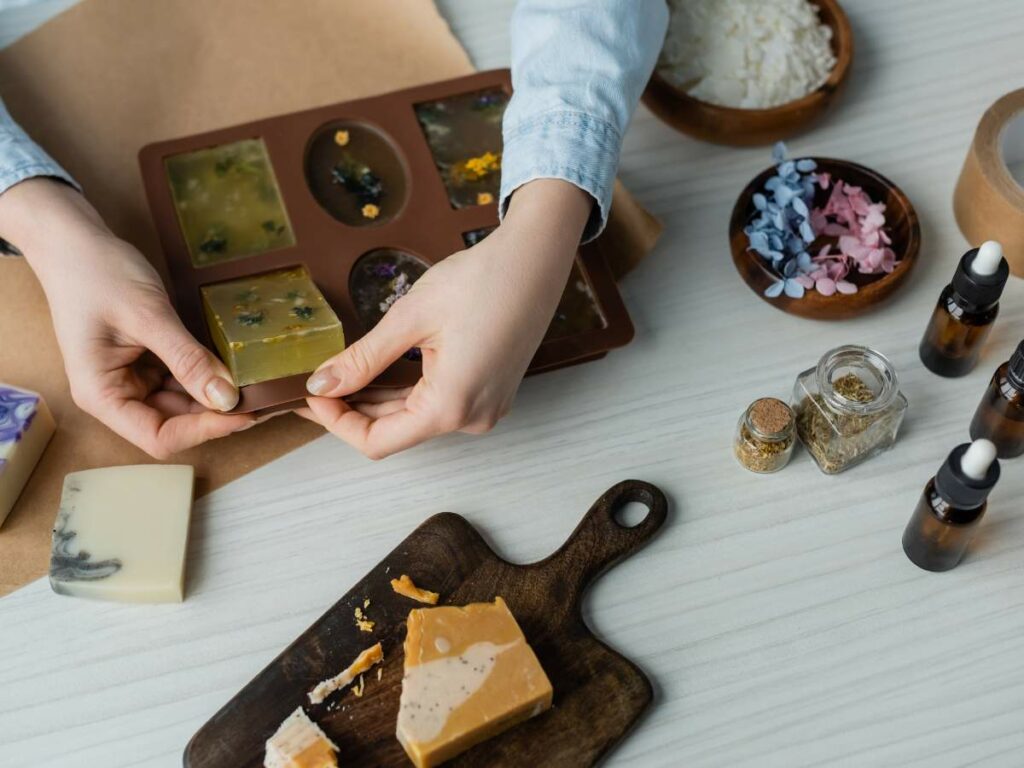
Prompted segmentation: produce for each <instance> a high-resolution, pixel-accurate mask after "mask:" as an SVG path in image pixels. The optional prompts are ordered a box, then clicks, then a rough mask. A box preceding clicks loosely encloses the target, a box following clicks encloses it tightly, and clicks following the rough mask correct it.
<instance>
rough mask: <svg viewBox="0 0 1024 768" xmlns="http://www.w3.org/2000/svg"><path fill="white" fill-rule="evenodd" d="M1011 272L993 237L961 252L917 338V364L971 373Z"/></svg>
mask: <svg viewBox="0 0 1024 768" xmlns="http://www.w3.org/2000/svg"><path fill="white" fill-rule="evenodd" d="M1009 276H1010V267H1009V265H1008V264H1007V263H1006V259H1004V258H1003V247H1002V246H1001V245H999V243H997V242H996V241H995V240H989V241H988V242H985V243H982V244H981V247H980V248H975V249H972V250H970V251H968V252H967V253H965V254H964V255H963V258H961V259H960V264H959V265H958V266H957V268H956V272H955V273H953V280H952V282H950V283H949V285H947V286H946V287H945V288H943V289H942V293H941V294H940V295H939V302H938V304H937V305H936V307H935V311H934V312H932V318H931V320H930V321H929V323H928V327H927V328H926V329H925V332H924V338H923V339H921V346H920V348H919V351H920V354H921V362H922V363H924V364H925V366H927V368H928V370H930V371H932V373H937V374H939V375H940V376H963V375H965V374H967V373H970V372H971V370H972V369H973V368H974V366H975V365H976V364H977V362H978V355H979V354H980V353H981V347H982V344H984V342H985V338H986V337H987V336H988V332H989V331H990V330H991V329H992V323H994V322H995V319H996V315H997V314H999V296H1000V295H1001V294H1002V292H1003V288H1004V287H1005V286H1006V280H1007V278H1008V277H1009Z"/></svg>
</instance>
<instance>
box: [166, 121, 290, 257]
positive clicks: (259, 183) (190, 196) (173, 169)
mask: <svg viewBox="0 0 1024 768" xmlns="http://www.w3.org/2000/svg"><path fill="white" fill-rule="evenodd" d="M164 167H165V169H166V172H167V180H168V182H169V183H170V186H171V196H172V198H173V200H174V208H175V211H176V212H177V214H178V223H179V224H180V226H181V231H182V234H183V235H184V237H185V242H186V244H187V245H188V251H189V255H190V256H191V258H192V264H193V265H194V266H196V267H208V266H211V265H213V264H220V263H222V262H225V261H231V260H233V259H239V258H242V257H244V256H252V255H254V254H257V253H263V252H265V251H270V250H275V249H277V248H285V247H288V246H291V245H295V235H294V233H293V232H292V227H291V223H290V222H289V220H288V213H287V212H286V211H285V208H284V203H283V202H282V199H281V192H280V189H279V188H278V186H277V179H276V178H275V176H274V168H273V166H272V165H271V163H270V157H269V155H268V154H267V148H266V145H265V144H264V143H263V140H262V139H245V140H243V141H236V142H234V143H231V144H223V145H221V146H219V147H211V148H209V149H200V150H198V151H195V152H188V153H185V154H180V155H174V156H172V157H168V158H166V159H165V160H164Z"/></svg>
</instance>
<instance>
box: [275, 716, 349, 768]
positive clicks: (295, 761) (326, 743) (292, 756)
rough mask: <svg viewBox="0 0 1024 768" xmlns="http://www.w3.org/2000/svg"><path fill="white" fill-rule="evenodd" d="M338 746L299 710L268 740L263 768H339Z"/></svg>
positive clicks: (286, 719)
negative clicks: (336, 754) (336, 755)
mask: <svg viewBox="0 0 1024 768" xmlns="http://www.w3.org/2000/svg"><path fill="white" fill-rule="evenodd" d="M337 751H338V747H337V746H336V745H335V744H334V742H333V741H331V740H330V739H329V738H327V734H325V733H324V732H323V731H321V730H320V726H318V725H317V724H316V723H314V722H313V721H312V720H310V719H309V715H307V714H306V713H305V712H303V711H302V707H299V708H298V709H296V710H295V711H294V712H292V713H291V714H290V715H288V717H287V718H285V721H284V722H283V723H281V727H279V728H278V729H277V732H276V733H275V734H274V735H273V736H271V737H270V738H269V739H268V740H267V753H266V756H265V757H264V758H263V768H338V760H337V758H336V757H335V753H336V752H337Z"/></svg>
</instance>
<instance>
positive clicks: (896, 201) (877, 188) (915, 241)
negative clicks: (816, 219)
mask: <svg viewBox="0 0 1024 768" xmlns="http://www.w3.org/2000/svg"><path fill="white" fill-rule="evenodd" d="M811 159H813V160H814V161H815V162H816V163H817V164H818V171H819V172H827V173H830V174H832V177H833V178H834V179H841V180H842V181H845V182H847V183H849V184H852V185H854V186H857V187H862V188H863V189H864V191H865V192H867V194H868V196H869V197H870V198H871V199H872V200H876V201H879V202H883V203H885V230H886V231H887V232H888V234H889V237H890V238H891V239H892V245H891V246H890V247H891V248H892V249H893V251H894V252H895V253H896V258H897V259H898V261H897V264H896V268H895V269H894V270H893V271H892V272H889V273H888V274H886V273H882V274H878V275H862V274H860V273H859V272H856V271H852V272H851V273H850V274H849V275H848V276H847V277H846V279H847V280H848V281H850V282H851V283H854V284H855V285H856V286H857V293H851V294H841V293H835V294H833V295H832V296H824V295H822V294H820V293H818V292H817V291H807V292H806V293H804V295H803V298H800V299H794V298H791V297H789V296H786V295H785V294H782V295H781V296H777V297H775V298H772V297H769V296H765V295H764V291H765V289H766V288H767V287H768V286H769V285H771V284H772V283H775V282H777V281H778V277H776V275H775V274H774V273H773V272H772V271H771V270H770V269H769V268H768V266H767V264H766V263H765V261H764V259H763V258H762V257H761V256H760V255H759V254H758V253H757V252H756V251H752V250H750V248H749V241H748V239H747V235H746V234H745V233H744V232H743V229H744V227H746V226H747V224H748V223H750V221H751V220H752V219H753V218H754V215H755V212H756V211H755V208H754V203H753V197H754V193H755V192H759V191H762V190H763V189H764V183H765V182H766V181H767V180H768V179H769V178H770V177H771V176H773V175H774V174H775V166H772V167H770V168H766V169H765V170H764V171H762V172H761V173H759V174H758V175H757V176H756V177H754V179H753V180H752V181H751V182H750V183H749V184H747V186H746V187H745V188H744V190H743V191H742V192H741V193H740V196H739V197H738V198H737V200H736V205H735V206H733V209H732V217H731V218H730V220H729V245H730V247H731V249H732V261H733V264H735V266H736V271H738V272H739V273H740V277H742V278H743V281H744V282H745V283H746V284H747V285H748V286H750V289H751V290H752V291H753V292H754V293H756V294H757V295H758V296H760V297H761V299H763V300H764V301H767V302H768V303H769V304H771V305H772V306H773V307H775V308H776V309H781V310H782V311H783V312H788V313H789V314H791V315H799V316H800V317H810V318H815V319H819V320H841V319H843V318H847V317H853V316H855V315H859V314H862V313H864V312H867V311H868V310H870V309H872V308H874V307H876V306H878V304H879V303H880V302H882V301H883V300H884V299H886V298H887V297H888V296H889V295H890V294H891V293H892V292H893V291H895V290H896V289H897V288H899V287H900V285H902V284H903V282H904V281H905V280H906V279H907V275H909V274H910V270H911V269H912V268H913V266H914V263H915V262H916V261H917V255H918V252H919V251H920V249H921V225H920V223H919V222H918V219H917V211H915V210H914V206H913V205H911V203H910V199H909V198H908V197H907V196H906V194H905V193H904V192H903V190H901V189H900V188H899V187H897V186H896V185H895V184H893V183H892V182H891V181H889V179H887V178H885V177H884V176H882V175H881V174H880V173H876V172H875V171H873V170H871V169H870V168H865V167H864V166H863V165H858V164H857V163H851V162H849V161H847V160H834V159H832V158H828V157H815V158H811ZM828 194H830V190H829V191H826V190H819V192H818V197H816V198H815V204H816V205H821V204H823V203H824V200H825V196H826V195H828ZM829 240H832V241H834V238H827V239H823V238H819V239H818V240H816V241H815V242H814V243H813V244H812V245H811V247H810V248H809V249H808V250H809V251H811V252H812V253H813V252H815V251H816V250H817V249H819V248H820V247H821V245H823V244H824V243H825V242H828V241H829Z"/></svg>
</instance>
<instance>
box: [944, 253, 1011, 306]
mask: <svg viewBox="0 0 1024 768" xmlns="http://www.w3.org/2000/svg"><path fill="white" fill-rule="evenodd" d="M977 255H978V249H977V248H972V249H971V250H969V251H968V252H967V253H965V254H964V255H963V257H962V258H961V259H960V263H959V264H958V265H957V268H956V272H954V273H953V290H954V291H956V292H957V293H958V294H960V295H961V296H963V298H964V299H965V300H966V301H968V302H969V303H971V304H973V305H974V306H976V307H988V306H991V305H992V304H995V303H996V302H997V301H999V297H1000V296H1002V294H1003V288H1005V287H1006V281H1007V280H1008V279H1009V277H1010V265H1009V264H1007V263H1006V259H1003V260H1002V261H1000V262H999V267H998V269H996V271H995V272H993V273H992V274H991V275H978V274H975V273H974V272H973V271H972V270H971V264H973V263H974V259H975V257H976V256H977Z"/></svg>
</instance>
